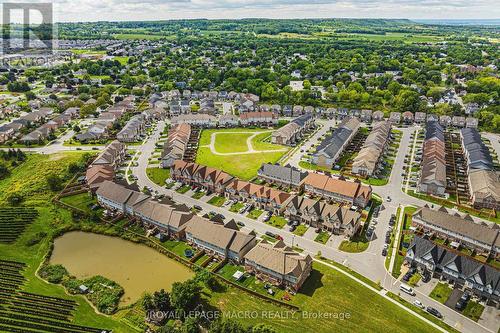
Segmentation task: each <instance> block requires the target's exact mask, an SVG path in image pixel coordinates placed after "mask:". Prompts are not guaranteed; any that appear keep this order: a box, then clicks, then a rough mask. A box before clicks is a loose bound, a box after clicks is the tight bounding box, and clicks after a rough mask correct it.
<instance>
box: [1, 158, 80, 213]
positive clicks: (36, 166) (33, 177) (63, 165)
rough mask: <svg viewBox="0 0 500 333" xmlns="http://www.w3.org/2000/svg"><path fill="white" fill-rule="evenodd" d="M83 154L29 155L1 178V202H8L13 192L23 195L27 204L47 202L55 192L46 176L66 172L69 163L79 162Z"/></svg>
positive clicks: (43, 203)
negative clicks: (7, 175) (6, 176)
mask: <svg viewBox="0 0 500 333" xmlns="http://www.w3.org/2000/svg"><path fill="white" fill-rule="evenodd" d="M83 154H84V153H82V152H71V153H59V154H52V155H50V156H48V155H40V154H32V155H28V158H27V160H26V161H25V162H24V163H22V164H21V165H19V166H18V167H16V168H15V169H13V170H12V172H11V175H10V177H8V178H5V179H3V180H0V204H2V203H6V200H7V198H8V197H9V196H10V195H12V194H17V195H21V196H22V197H23V198H24V202H25V203H26V204H34V205H37V204H40V205H45V204H47V202H48V201H49V200H50V199H51V198H52V197H53V196H54V195H55V193H54V192H52V191H51V190H50V189H49V187H48V184H47V182H46V181H45V178H46V177H47V176H48V175H58V176H60V175H63V174H65V173H66V170H67V168H68V165H69V164H71V163H77V162H79V161H80V159H81V158H82V155H83Z"/></svg>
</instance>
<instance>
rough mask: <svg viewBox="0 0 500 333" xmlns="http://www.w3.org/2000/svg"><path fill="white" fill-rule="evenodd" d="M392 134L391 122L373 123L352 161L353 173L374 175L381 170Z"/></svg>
mask: <svg viewBox="0 0 500 333" xmlns="http://www.w3.org/2000/svg"><path fill="white" fill-rule="evenodd" d="M390 135H391V123H389V122H387V121H379V122H376V123H374V124H373V127H372V131H371V132H370V134H369V135H368V137H367V138H366V140H365V142H364V144H363V146H362V147H361V150H360V151H359V153H358V154H357V155H356V157H355V158H354V160H353V163H352V171H351V172H352V173H353V174H355V175H361V176H363V177H366V176H372V175H375V174H377V173H378V171H379V170H380V161H381V160H383V156H384V154H385V153H386V151H387V147H388V142H389V139H390Z"/></svg>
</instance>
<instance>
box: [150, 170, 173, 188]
mask: <svg viewBox="0 0 500 333" xmlns="http://www.w3.org/2000/svg"><path fill="white" fill-rule="evenodd" d="M146 174H147V175H148V178H149V179H151V181H152V182H153V183H155V184H157V185H160V186H165V181H166V180H167V179H169V178H170V169H163V168H147V169H146Z"/></svg>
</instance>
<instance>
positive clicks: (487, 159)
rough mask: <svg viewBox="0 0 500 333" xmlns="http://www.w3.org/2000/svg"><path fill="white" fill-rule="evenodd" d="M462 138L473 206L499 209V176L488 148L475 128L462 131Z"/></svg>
mask: <svg viewBox="0 0 500 333" xmlns="http://www.w3.org/2000/svg"><path fill="white" fill-rule="evenodd" d="M460 138H461V141H462V147H463V151H464V156H465V159H466V161H467V181H468V185H469V192H470V199H471V202H472V204H473V206H474V207H475V208H477V209H481V208H488V209H499V208H500V180H499V174H498V172H497V171H496V170H495V167H494V164H493V158H492V157H491V154H490V151H489V149H488V147H486V145H485V144H484V142H483V140H482V139H481V135H480V134H479V132H478V131H477V130H476V129H475V128H463V129H461V130H460Z"/></svg>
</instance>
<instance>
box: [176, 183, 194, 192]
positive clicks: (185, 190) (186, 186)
mask: <svg viewBox="0 0 500 333" xmlns="http://www.w3.org/2000/svg"><path fill="white" fill-rule="evenodd" d="M190 189H191V187H190V186H189V185H182V186H181V187H179V188H178V189H177V190H175V191H176V192H177V193H180V194H184V193H186V192H187V191H189V190H190Z"/></svg>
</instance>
